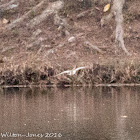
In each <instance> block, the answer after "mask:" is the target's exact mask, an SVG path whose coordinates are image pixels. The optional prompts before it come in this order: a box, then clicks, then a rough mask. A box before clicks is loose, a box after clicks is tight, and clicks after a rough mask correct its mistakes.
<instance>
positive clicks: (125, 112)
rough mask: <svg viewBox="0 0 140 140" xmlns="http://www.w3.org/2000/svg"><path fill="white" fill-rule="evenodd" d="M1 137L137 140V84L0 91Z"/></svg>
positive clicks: (139, 120) (21, 139)
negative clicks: (122, 86)
mask: <svg viewBox="0 0 140 140" xmlns="http://www.w3.org/2000/svg"><path fill="white" fill-rule="evenodd" d="M45 136H46V137H45ZM2 137H3V138H2ZM40 137H42V138H40ZM1 139H2V140H3V139H6V140H7V139H9V140H24V139H25V140H39V139H40V140H140V87H135V88H134V87H133V88H132V87H131V88H119V87H117V88H111V87H110V88H107V87H99V88H67V89H54V88H52V89H51V88H49V89H47V88H46V89H45V88H44V89H40V88H33V89H30V88H20V89H18V88H15V89H10V88H9V89H0V140H1Z"/></svg>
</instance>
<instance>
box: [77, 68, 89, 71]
mask: <svg viewBox="0 0 140 140" xmlns="http://www.w3.org/2000/svg"><path fill="white" fill-rule="evenodd" d="M85 68H87V67H79V68H76V69H75V71H78V70H81V69H85Z"/></svg>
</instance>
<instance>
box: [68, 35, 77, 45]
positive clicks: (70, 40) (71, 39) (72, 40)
mask: <svg viewBox="0 0 140 140" xmlns="http://www.w3.org/2000/svg"><path fill="white" fill-rule="evenodd" d="M75 41H76V38H75V37H74V36H72V37H70V38H69V39H68V42H69V43H72V42H75Z"/></svg>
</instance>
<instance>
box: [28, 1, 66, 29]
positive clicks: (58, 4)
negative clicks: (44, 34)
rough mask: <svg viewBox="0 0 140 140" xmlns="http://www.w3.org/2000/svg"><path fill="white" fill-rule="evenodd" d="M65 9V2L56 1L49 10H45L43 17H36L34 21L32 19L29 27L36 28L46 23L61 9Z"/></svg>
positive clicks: (50, 5) (49, 6)
mask: <svg viewBox="0 0 140 140" xmlns="http://www.w3.org/2000/svg"><path fill="white" fill-rule="evenodd" d="M62 7H63V2H62V1H56V2H53V3H50V4H49V5H48V7H47V9H45V10H44V11H43V12H42V13H41V15H39V16H37V17H35V18H34V19H32V20H31V21H30V22H29V23H28V24H27V26H29V27H30V28H33V27H34V26H36V25H38V24H40V23H41V22H42V21H44V20H45V19H46V18H47V17H48V16H49V15H51V14H53V13H56V12H57V11H58V10H59V9H61V8H62Z"/></svg>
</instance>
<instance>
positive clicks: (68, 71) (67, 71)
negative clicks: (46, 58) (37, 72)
mask: <svg viewBox="0 0 140 140" xmlns="http://www.w3.org/2000/svg"><path fill="white" fill-rule="evenodd" d="M65 73H70V70H66V71H63V72H61V73H59V74H57V75H56V76H58V75H62V74H65Z"/></svg>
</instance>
